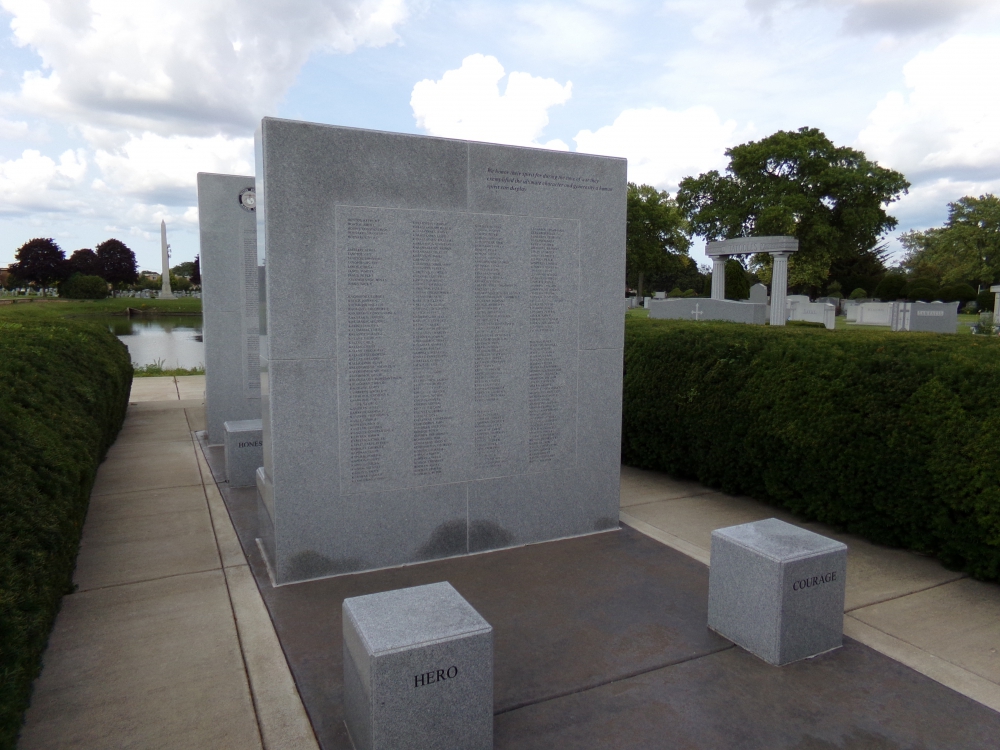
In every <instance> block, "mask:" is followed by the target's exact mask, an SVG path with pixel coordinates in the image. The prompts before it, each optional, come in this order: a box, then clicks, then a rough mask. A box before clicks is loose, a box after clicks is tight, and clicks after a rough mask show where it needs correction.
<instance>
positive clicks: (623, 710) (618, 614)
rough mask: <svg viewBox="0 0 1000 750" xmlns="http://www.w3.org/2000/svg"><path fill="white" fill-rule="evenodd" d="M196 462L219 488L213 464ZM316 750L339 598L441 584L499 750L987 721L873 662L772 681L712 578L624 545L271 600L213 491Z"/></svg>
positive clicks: (645, 547) (252, 529) (975, 707)
mask: <svg viewBox="0 0 1000 750" xmlns="http://www.w3.org/2000/svg"><path fill="white" fill-rule="evenodd" d="M206 453H207V457H208V463H209V465H210V466H211V467H212V470H213V474H214V475H215V476H216V478H217V479H218V477H219V476H221V461H222V455H221V450H219V449H216V448H209V449H208V450H207V451H206ZM220 490H221V491H222V494H223V497H224V499H225V502H226V505H227V507H228V509H229V512H230V515H231V517H232V519H233V523H234V525H235V526H236V529H237V533H238V535H239V536H240V541H241V543H242V545H243V548H244V551H245V552H246V554H247V558H248V560H249V562H250V565H251V569H252V571H253V573H254V576H255V578H256V581H257V584H258V587H259V588H260V591H261V594H262V596H263V598H264V601H265V603H266V605H267V607H268V610H269V612H270V615H271V618H272V620H273V622H274V624H275V630H276V632H277V635H278V638H279V640H280V641H281V644H282V648H283V649H284V652H285V655H286V657H287V659H288V663H289V665H290V667H291V669H292V673H293V675H294V678H295V681H296V686H297V687H298V690H299V693H300V695H301V696H302V700H303V703H304V704H305V706H306V709H307V711H308V713H309V716H310V720H311V721H312V723H313V728H314V729H315V731H316V734H317V737H318V739H319V742H320V745H321V747H323V748H325V749H326V750H333V749H335V748H336V749H337V750H339V749H340V748H345V749H347V748H350V741H349V739H348V737H347V733H346V731H345V729H344V723H343V709H342V705H341V676H342V663H341V659H342V652H341V632H340V617H339V613H340V607H341V603H342V601H343V599H344V598H347V597H351V596H359V595H363V594H368V593H375V592H378V591H386V590H390V589H395V588H401V587H406V586H415V585H420V584H426V583H433V582H437V581H445V580H446V581H449V582H450V583H451V584H452V585H453V586H454V587H455V588H456V589H457V590H458V591H459V593H461V595H462V596H463V597H465V598H466V599H467V600H468V601H469V603H470V604H472V605H473V607H475V608H476V610H477V611H478V612H479V613H480V614H481V615H482V616H483V617H484V618H485V619H486V620H487V621H488V622H489V623H490V624H491V625H492V626H493V628H494V633H495V638H496V641H495V644H496V645H495V654H496V656H495V703H494V712H495V716H496V718H495V727H496V730H495V747H497V748H528V747H546V748H562V747H572V748H578V747H579V748H588V747H594V748H597V747H601V748H607V747H622V748H624V747H628V748H662V747H678V748H718V747H741V748H743V747H746V748H796V749H799V750H826V749H827V748H829V749H831V750H832V749H833V748H844V749H846V748H858V749H860V748H882V749H884V750H889V749H895V748H964V747H969V748H972V747H987V746H989V742H991V741H992V738H994V737H996V736H1000V714H998V713H997V712H995V711H992V710H990V709H989V708H986V707H984V706H982V705H980V704H978V703H976V702H974V701H972V700H969V699H967V698H965V697H964V696H962V695H960V694H958V693H956V692H954V691H952V690H950V689H949V688H947V687H944V686H942V685H941V684H939V683H937V682H935V681H933V680H931V679H929V678H927V677H924V676H923V675H921V674H919V673H917V672H916V671H914V670H912V669H910V668H908V667H906V666H903V665H901V664H899V663H898V662H896V661H893V660H892V659H890V658H888V657H886V656H883V655H881V654H879V653H878V652H876V651H874V650H872V649H870V648H868V647H866V646H864V645H862V644H859V643H857V642H856V641H853V640H851V639H849V638H845V639H844V641H845V647H844V648H842V649H839V650H837V651H834V652H832V653H830V654H824V655H823V656H820V657H817V658H815V659H808V660H804V661H802V662H800V663H797V664H793V665H789V666H786V667H781V668H778V667H772V666H770V665H768V664H766V663H764V662H763V661H761V660H759V659H757V658H756V657H753V656H751V655H750V654H748V653H747V652H745V651H743V650H741V649H738V648H736V647H734V646H732V644H730V642H729V641H727V640H725V639H723V638H721V637H719V636H717V635H716V634H714V633H712V632H710V631H709V630H708V628H707V627H706V621H707V601H708V568H707V567H706V566H704V565H702V564H701V563H698V562H696V561H695V560H692V559H691V558H689V557H687V556H685V555H683V554H681V553H679V552H676V551H675V550H673V549H670V548H669V547H666V546H663V545H661V544H659V543H658V542H656V541H654V540H652V539H650V538H648V537H646V536H644V535H642V534H640V533H638V532H636V531H634V530H632V529H629V528H623V529H621V530H620V531H617V532H609V533H605V534H600V535H595V536H590V537H584V538H578V539H569V540H563V541H556V542H547V543H544V544H537V545H532V546H527V547H521V548H516V549H507V550H501V551H497V552H491V553H487V554H483V555H477V556H472V557H460V558H451V559H446V560H438V561H434V562H429V563H425V564H420V565H413V566H407V567H401V568H392V569H387V570H380V571H372V572H367V573H361V574H353V575H346V576H341V577H337V578H327V579H321V580H315V581H309V582H305V583H298V584H293V585H288V586H282V587H277V588H275V587H273V586H272V584H271V581H270V578H269V576H268V572H267V569H266V568H265V566H264V563H263V560H262V558H261V555H260V553H259V550H258V549H257V545H256V542H255V534H256V524H257V509H256V494H255V493H256V490H255V489H254V488H242V489H230V488H228V486H227V485H225V484H224V483H223V484H220Z"/></svg>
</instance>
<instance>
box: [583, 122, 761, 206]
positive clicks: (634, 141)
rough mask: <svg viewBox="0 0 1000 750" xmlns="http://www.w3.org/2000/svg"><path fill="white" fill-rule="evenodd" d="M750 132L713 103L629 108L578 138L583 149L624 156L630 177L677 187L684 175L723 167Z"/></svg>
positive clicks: (674, 188)
mask: <svg viewBox="0 0 1000 750" xmlns="http://www.w3.org/2000/svg"><path fill="white" fill-rule="evenodd" d="M749 132H750V131H749V129H744V130H743V131H741V132H740V133H737V126H736V123H735V122H734V121H733V120H728V121H726V122H722V121H721V120H720V119H719V116H718V115H717V114H716V113H715V110H713V109H712V108H711V107H691V108H690V109H686V110H684V111H682V112H674V111H671V110H668V109H664V108H663V107H655V108H653V109H628V110H625V111H624V112H622V113H621V114H620V115H619V116H618V117H617V119H615V121H614V123H612V124H611V125H606V126H605V127H603V128H600V129H598V130H597V131H595V132H591V131H589V130H581V131H580V132H579V133H577V135H576V137H575V138H574V139H573V140H575V141H576V144H577V150H578V151H582V152H585V153H589V154H603V155H606V156H624V157H625V158H626V159H628V178H629V180H630V181H631V182H636V183H646V184H650V185H654V186H656V187H657V188H660V189H667V190H670V191H671V192H674V191H676V190H677V184H678V183H679V182H680V180H681V178H682V177H687V176H689V175H697V174H699V173H700V172H705V171H708V170H710V169H720V170H721V169H724V168H725V167H726V165H727V164H728V163H729V160H728V159H727V158H726V156H725V150H726V149H727V148H729V147H730V146H733V145H735V144H736V143H737V142H739V141H741V140H746V137H745V136H746V135H748V133H749Z"/></svg>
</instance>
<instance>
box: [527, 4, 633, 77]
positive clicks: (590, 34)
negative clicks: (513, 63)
mask: <svg viewBox="0 0 1000 750" xmlns="http://www.w3.org/2000/svg"><path fill="white" fill-rule="evenodd" d="M599 10H603V11H604V15H605V16H606V15H607V14H608V13H607V11H608V9H599ZM514 16H515V17H516V18H517V20H518V21H520V23H519V24H518V25H517V33H516V36H515V37H514V41H515V43H517V44H518V46H520V47H522V48H523V49H525V50H527V51H530V52H531V53H534V54H537V53H539V52H541V51H543V52H544V53H545V54H546V55H547V56H549V57H552V58H555V59H557V60H564V61H566V62H570V63H573V64H576V65H588V64H593V63H596V62H599V61H600V60H601V59H602V58H604V57H605V56H607V55H609V54H613V53H614V52H615V49H616V48H617V47H618V44H617V41H618V40H617V34H616V33H615V32H614V27H613V26H612V25H611V24H609V23H608V19H607V18H605V17H600V16H598V15H595V14H594V13H592V12H590V11H588V10H584V9H582V8H577V7H573V6H572V5H568V4H553V3H531V4H524V5H518V6H517V7H516V8H515V10H514Z"/></svg>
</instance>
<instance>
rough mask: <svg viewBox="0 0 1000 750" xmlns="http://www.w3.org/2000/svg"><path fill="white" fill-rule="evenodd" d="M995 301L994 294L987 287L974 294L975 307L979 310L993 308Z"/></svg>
mask: <svg viewBox="0 0 1000 750" xmlns="http://www.w3.org/2000/svg"><path fill="white" fill-rule="evenodd" d="M995 302H996V295H995V294H994V293H993V292H991V291H990V290H989V289H987V290H986V291H985V292H980V293H979V294H977V295H976V307H977V308H978V309H980V310H993V305H994V303H995Z"/></svg>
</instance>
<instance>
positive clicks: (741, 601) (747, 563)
mask: <svg viewBox="0 0 1000 750" xmlns="http://www.w3.org/2000/svg"><path fill="white" fill-rule="evenodd" d="M846 577H847V545H845V544H842V543H841V542H838V541H835V540H833V539H827V538H826V537H824V536H820V535H819V534H814V533H813V532H811V531H807V530H805V529H800V528H798V527H797V526H792V525H791V524H788V523H785V522H784V521H779V520H778V519H776V518H769V519H767V520H765V521H756V522H754V523H746V524H742V525H740V526H730V527H729V528H725V529H716V530H715V531H713V532H712V564H711V568H710V570H709V584H708V627H709V628H711V629H712V630H714V631H716V632H717V633H719V634H720V635H722V636H724V637H726V638H728V639H729V640H731V641H733V642H734V643H736V644H737V645H738V646H742V647H743V648H745V649H746V650H747V651H749V652H751V653H753V654H756V655H757V656H759V657H760V658H761V659H763V660H764V661H766V662H769V663H771V664H775V665H781V664H788V663H790V662H793V661H798V660H799V659H805V658H807V657H809V656H815V655H816V654H821V653H823V652H824V651H829V650H831V649H834V648H838V647H839V646H841V645H842V643H843V631H844V592H845V582H846Z"/></svg>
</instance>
